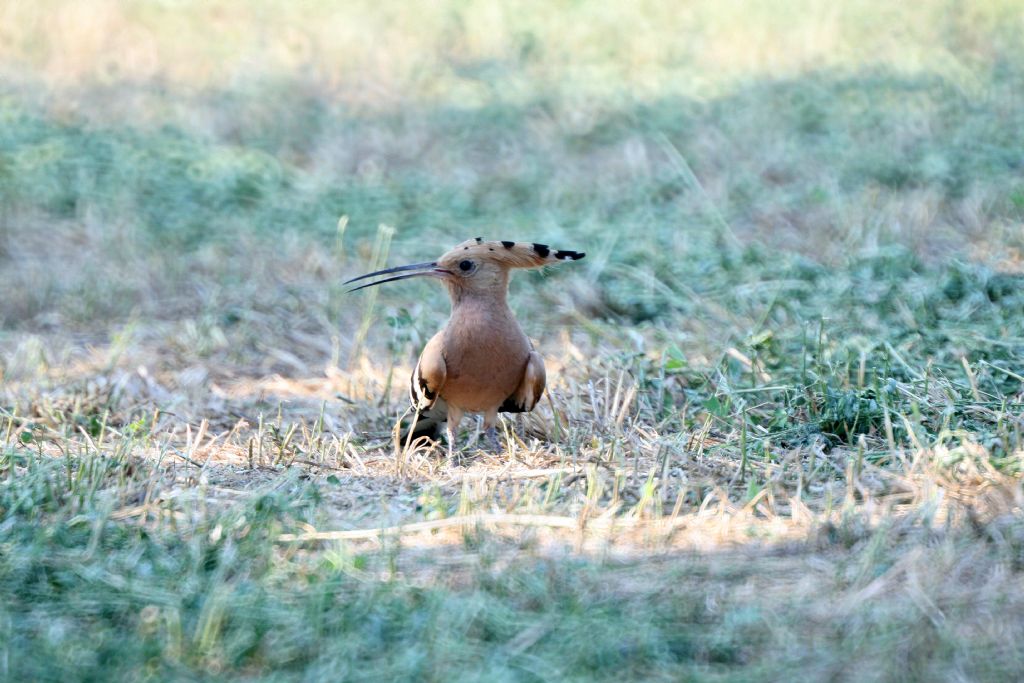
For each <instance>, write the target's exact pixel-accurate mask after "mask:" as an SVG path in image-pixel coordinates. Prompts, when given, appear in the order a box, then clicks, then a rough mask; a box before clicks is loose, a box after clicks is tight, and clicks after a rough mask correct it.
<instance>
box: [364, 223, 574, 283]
mask: <svg viewBox="0 0 1024 683" xmlns="http://www.w3.org/2000/svg"><path fill="white" fill-rule="evenodd" d="M585 255H586V254H584V253H582V252H579V251H567V250H555V249H551V248H550V247H548V246H547V245H546V244H537V243H533V242H509V241H494V242H491V241H485V240H484V239H482V238H480V237H477V238H475V239H471V240H466V241H465V242H463V243H461V244H458V245H456V246H455V247H454V248H453V249H451V250H450V251H448V252H447V253H445V254H444V255H442V256H441V257H440V258H439V259H437V260H436V261H430V262H427V263H414V264H411V265H408V266H398V267H396V268H385V269H384V270H378V271H376V272H374V273H367V274H366V275H360V276H359V277H356V278H352V279H351V280H349V281H348V282H346V283H345V284H350V283H353V282H358V281H359V280H365V279H367V278H371V277H376V276H379V275H392V274H393V273H401V274H400V275H392V277H386V278H384V279H382V280H376V281H374V282H369V283H366V284H363V285H359V286H358V287H354V288H353V289H351V290H349V291H352V292H354V291H356V290H357V289H363V288H364V287H372V286H373V285H379V284H383V283H385V282H393V281H395V280H405V279H407V278H412V277H435V278H438V279H441V280H443V281H444V282H445V284H447V285H448V287H449V289H450V290H451V291H452V294H453V295H459V294H463V293H473V294H485V293H493V292H497V293H500V294H502V295H504V292H505V289H506V287H507V285H508V276H509V271H511V269H513V268H540V267H542V266H547V265H551V264H554V263H562V262H564V261H578V260H579V259H581V258H583V257H584V256H585Z"/></svg>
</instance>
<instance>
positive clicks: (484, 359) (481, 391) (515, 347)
mask: <svg viewBox="0 0 1024 683" xmlns="http://www.w3.org/2000/svg"><path fill="white" fill-rule="evenodd" d="M529 355H530V342H529V340H528V339H527V338H526V335H524V334H523V332H522V330H521V329H520V328H519V325H518V324H517V323H516V322H515V321H514V320H511V321H507V322H506V321H497V322H496V321H490V324H484V323H474V321H468V322H467V321H459V320H457V319H453V320H452V321H451V323H450V324H449V326H448V329H447V330H446V332H445V344H444V359H445V366H446V368H447V379H446V380H445V383H444V387H443V388H442V390H441V396H442V397H443V398H444V399H445V400H446V401H448V402H449V403H451V404H452V405H455V406H457V407H459V408H462V409H463V410H467V411H472V412H481V411H487V410H491V409H493V408H496V407H497V406H500V405H501V403H502V402H503V401H504V400H505V399H506V398H508V397H509V396H510V395H511V394H512V393H513V392H515V390H516V388H518V386H519V383H520V382H521V381H522V378H523V373H524V372H525V369H526V362H527V360H528V358H529Z"/></svg>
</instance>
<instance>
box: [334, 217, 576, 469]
mask: <svg viewBox="0 0 1024 683" xmlns="http://www.w3.org/2000/svg"><path fill="white" fill-rule="evenodd" d="M584 256H585V254H583V253H582V252H578V251H566V250H553V249H551V248H550V247H548V246H547V245H546V244H536V243H530V242H508V241H497V242H490V241H484V240H483V239H482V238H480V237H477V238H475V239H471V240H467V241H465V242H462V243H461V244H459V245H457V246H455V247H454V248H453V249H452V250H451V251H449V252H447V253H446V254H444V255H443V256H441V258H439V259H437V260H436V261H431V262H428V263H414V264H412V265H408V266H398V267H396V268H386V269H384V270H378V271H376V272H373V273H367V274H366V275H360V276H359V277H356V278H352V279H351V280H348V281H347V282H346V283H345V284H351V283H354V282H358V281H360V280H365V279H367V278H371V277H377V276H380V275H392V274H393V273H402V274H401V275H392V277H387V278H384V279H382V280H377V281H375V282H370V283H368V284H364V285H360V286H358V287H355V288H353V289H351V290H349V291H350V292H354V291H357V290H360V289H363V288H365V287H373V286H375V285H380V284H383V283H385V282H394V281H395V280H405V279H407V278H413V277H432V278H437V279H439V280H441V282H443V283H444V284H445V286H446V287H447V289H448V295H449V296H450V298H451V303H452V313H451V317H450V318H449V319H448V323H447V324H446V325H445V326H444V328H443V329H442V330H441V331H439V332H438V333H437V334H435V335H434V336H433V337H432V338H431V339H430V341H428V342H427V345H426V346H425V347H424V348H423V351H422V353H420V358H419V361H418V362H417V363H416V368H415V370H413V373H412V377H411V379H410V383H409V393H410V396H411V397H412V404H413V410H414V411H415V415H414V418H413V422H412V426H411V427H410V429H411V434H410V432H409V431H408V430H407V432H406V434H404V435H403V436H402V438H407V437H409V436H411V437H412V438H414V439H415V438H419V437H422V436H427V437H431V438H436V437H437V436H438V433H439V432H440V429H441V425H443V424H445V423H447V432H448V458H449V460H451V459H452V458H453V457H454V452H455V451H454V449H455V435H456V430H457V429H458V427H459V423H460V422H461V421H462V418H463V416H464V415H465V414H466V413H483V416H484V434H485V435H486V437H487V439H488V440H489V441H490V443H491V445H492V446H494V447H497V445H498V438H497V431H496V429H495V422H496V421H497V419H498V413H499V412H504V413H525V412H530V411H531V410H533V408H534V406H536V405H537V402H538V401H539V400H540V398H541V396H542V395H543V394H544V387H545V383H546V375H545V372H544V360H543V359H542V358H541V357H540V354H538V353H537V352H536V351H535V350H534V348H533V344H532V343H531V342H530V339H529V338H528V337H527V336H526V335H525V334H524V333H523V330H522V329H521V328H520V327H519V323H518V322H517V321H516V319H515V316H514V315H512V310H511V309H510V308H509V306H508V300H507V295H508V281H509V276H510V274H511V271H512V269H513V268H539V267H542V266H546V265H550V264H554V263H560V262H564V261H578V260H579V259H581V258H583V257H584Z"/></svg>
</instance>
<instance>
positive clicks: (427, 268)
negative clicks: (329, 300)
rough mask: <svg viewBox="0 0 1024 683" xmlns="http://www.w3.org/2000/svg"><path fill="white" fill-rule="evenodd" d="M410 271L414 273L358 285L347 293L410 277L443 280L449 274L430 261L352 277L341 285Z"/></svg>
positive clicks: (435, 262)
mask: <svg viewBox="0 0 1024 683" xmlns="http://www.w3.org/2000/svg"><path fill="white" fill-rule="evenodd" d="M410 270H412V271H416V272H413V273H408V274H407V275H396V276H394V277H386V278H384V279H383V280H377V281H376V282H368V283H366V284H365V285H360V286H358V287H353V288H352V289H350V290H348V291H349V292H350V293H351V292H356V291H358V290H360V289H365V288H367V287H373V286H374V285H382V284H384V283H385V282H394V281H395V280H407V279H409V278H411V277H439V278H443V277H445V276H446V275H448V274H449V273H448V271H447V270H444V269H443V268H438V267H437V261H430V262H428V263H413V264H412V265H408V266H396V267H395V268H385V269H384V270H378V271H374V272H372V273H367V274H366V275H360V276H359V277H354V278H352V279H351V280H346V281H345V282H343V283H342V284H345V285H348V284H351V283H353V282H358V281H359V280H365V279H366V278H369V277H377V276H378V275H388V274H390V273H401V272H405V271H410Z"/></svg>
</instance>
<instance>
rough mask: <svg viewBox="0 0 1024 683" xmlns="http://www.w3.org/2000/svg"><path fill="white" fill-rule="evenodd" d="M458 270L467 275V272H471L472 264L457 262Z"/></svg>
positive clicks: (470, 262) (469, 262)
mask: <svg viewBox="0 0 1024 683" xmlns="http://www.w3.org/2000/svg"><path fill="white" fill-rule="evenodd" d="M459 270H461V271H462V272H463V273H468V272H469V271H471V270H473V262H472V261H459Z"/></svg>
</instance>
